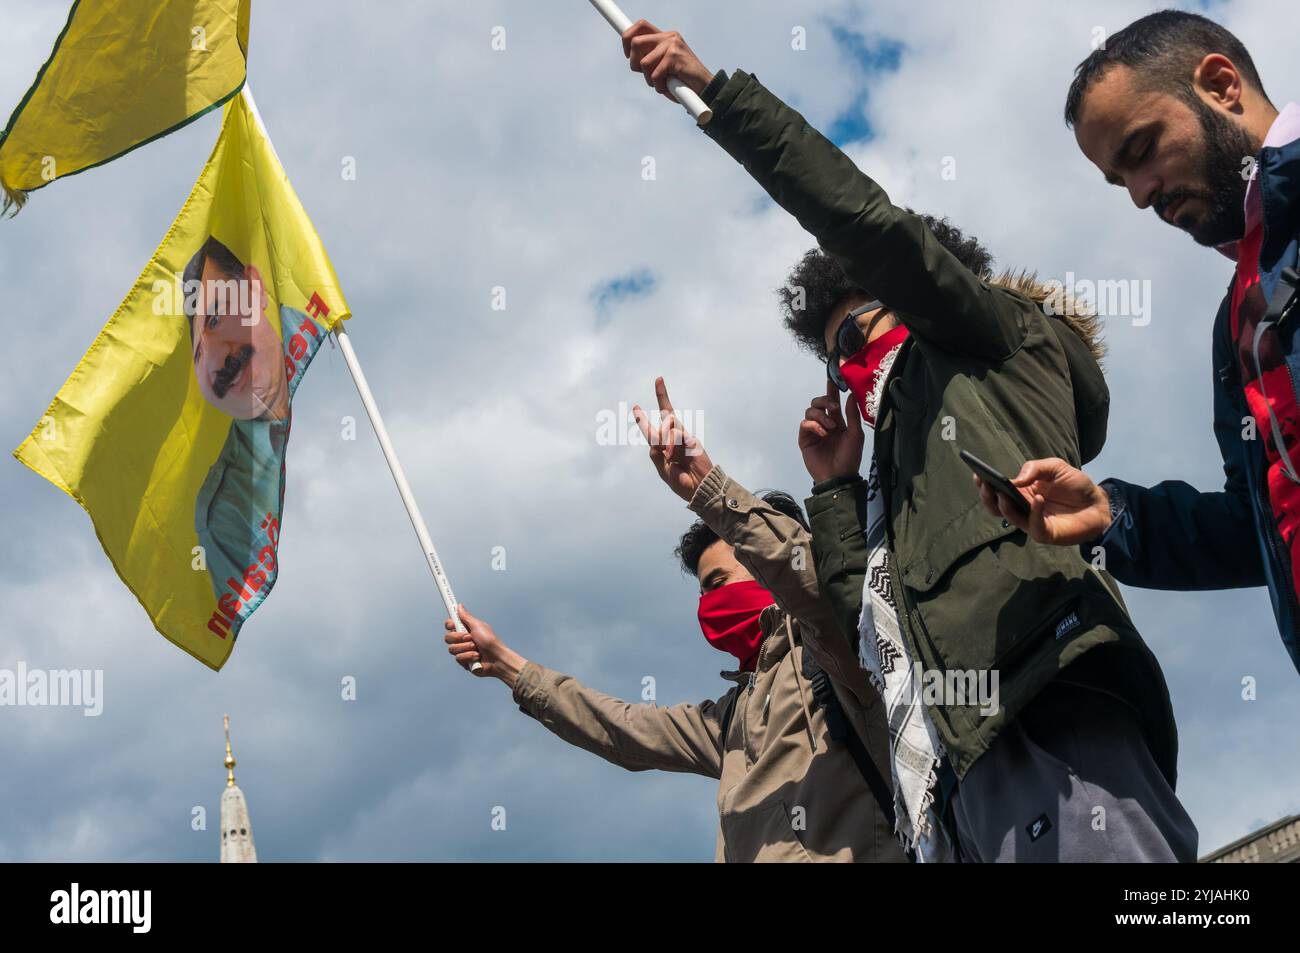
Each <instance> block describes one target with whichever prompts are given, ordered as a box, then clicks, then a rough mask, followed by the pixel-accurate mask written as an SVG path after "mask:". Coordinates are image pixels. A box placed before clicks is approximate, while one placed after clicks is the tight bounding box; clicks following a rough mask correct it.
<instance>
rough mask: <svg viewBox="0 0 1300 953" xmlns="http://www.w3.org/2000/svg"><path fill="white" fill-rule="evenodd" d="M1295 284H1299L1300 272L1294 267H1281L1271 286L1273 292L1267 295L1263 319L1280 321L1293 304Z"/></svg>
mask: <svg viewBox="0 0 1300 953" xmlns="http://www.w3.org/2000/svg"><path fill="white" fill-rule="evenodd" d="M1297 286H1300V272H1297V271H1296V270H1295V269H1294V268H1283V269H1282V274H1280V275H1279V276H1278V279H1277V284H1276V285H1274V286H1273V293H1272V294H1271V295H1269V299H1268V311H1267V312H1266V313H1265V314H1264V321H1267V322H1268V323H1270V324H1280V323H1281V322H1282V320H1283V319H1284V318H1285V317H1286V316H1287V312H1289V311H1290V310H1291V306H1292V305H1293V304H1295V300H1296V295H1297ZM1261 323H1262V322H1261Z"/></svg>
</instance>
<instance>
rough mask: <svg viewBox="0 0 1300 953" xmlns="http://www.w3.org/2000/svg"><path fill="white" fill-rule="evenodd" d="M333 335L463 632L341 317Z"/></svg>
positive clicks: (477, 667)
mask: <svg viewBox="0 0 1300 953" xmlns="http://www.w3.org/2000/svg"><path fill="white" fill-rule="evenodd" d="M334 338H335V340H337V341H338V342H339V350H340V351H342V352H343V360H344V361H345V362H347V365H348V370H349V371H351V373H352V381H353V383H355V384H356V385H357V393H358V394H360V395H361V404H362V406H364V407H365V408H366V416H368V417H369V418H370V424H371V426H372V427H374V428H375V436H376V437H377V438H379V448H380V449H381V450H383V451H384V459H385V460H387V461H388V469H389V470H391V471H392V472H393V482H394V483H396V484H397V492H398V493H399V494H401V497H402V503H404V504H405V505H406V515H407V516H409V517H410V518H411V525H412V526H413V527H415V535H416V538H417V539H419V541H420V548H421V549H422V550H424V558H425V560H426V561H427V562H428V564H429V571H430V572H431V573H433V581H434V583H435V584H436V585H437V586H438V593H439V595H441V596H442V604H443V605H444V606H446V607H447V615H448V616H449V617H450V618H451V620H452V621H453V622H455V623H456V631H457V632H464V631H465V624H464V623H463V622H461V621H460V613H459V612H457V611H456V596H455V594H454V593H453V592H452V591H451V581H450V580H449V579H448V578H447V574H446V573H445V572H444V571H443V568H442V562H441V561H440V560H439V559H438V550H436V549H434V547H433V540H432V539H431V538H430V537H429V529H428V527H427V526H425V525H424V518H423V517H422V516H420V507H419V506H418V505H417V504H416V502H415V494H413V493H412V492H411V485H410V484H409V483H407V482H406V472H405V471H404V470H403V469H402V463H401V461H400V460H398V459H397V451H396V450H394V449H393V442H392V441H391V440H389V439H388V428H386V427H385V426H384V418H383V417H381V416H380V415H379V407H378V405H376V404H375V395H374V394H372V393H371V392H370V385H369V384H368V383H366V375H365V372H364V371H362V370H361V363H360V362H359V361H358V360H357V352H356V351H354V350H352V341H351V340H349V338H348V332H347V330H346V329H345V328H344V327H343V322H342V321H339V322H338V323H336V324H335V325H334ZM482 668H483V666H482V665H480V664H479V663H478V662H475V663H474V664H473V665H471V666H470V667H469V670H470V671H471V672H478V671H479V670H481V669H482Z"/></svg>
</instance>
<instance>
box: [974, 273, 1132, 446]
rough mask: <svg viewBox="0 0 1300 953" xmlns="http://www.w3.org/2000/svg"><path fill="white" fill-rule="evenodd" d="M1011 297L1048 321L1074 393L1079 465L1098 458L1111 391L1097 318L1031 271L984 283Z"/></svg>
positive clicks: (1058, 283)
mask: <svg viewBox="0 0 1300 953" xmlns="http://www.w3.org/2000/svg"><path fill="white" fill-rule="evenodd" d="M988 283H989V284H990V285H995V286H998V287H1002V288H1007V289H1009V290H1011V291H1014V292H1016V293H1017V294H1020V295H1022V296H1024V297H1026V298H1028V299H1029V300H1030V301H1032V302H1034V304H1036V305H1038V307H1039V309H1040V310H1041V311H1042V313H1043V314H1044V315H1045V316H1047V321H1048V323H1049V325H1050V326H1051V327H1052V328H1053V329H1054V330H1055V331H1056V332H1057V335H1056V338H1057V340H1058V341H1059V342H1060V344H1061V350H1062V351H1063V352H1064V353H1065V360H1066V364H1067V365H1068V366H1069V369H1070V386H1071V388H1072V390H1073V392H1074V417H1075V422H1076V424H1077V432H1078V435H1079V456H1080V459H1081V461H1082V462H1083V463H1087V462H1088V461H1090V460H1092V459H1093V458H1094V457H1095V456H1097V454H1099V453H1101V448H1102V446H1103V445H1104V444H1105V443H1106V424H1107V419H1108V418H1109V416H1110V389H1109V388H1108V387H1107V386H1106V376H1105V375H1104V374H1103V373H1102V369H1101V360H1102V358H1103V357H1104V356H1105V354H1106V345H1105V344H1104V343H1102V340H1101V319H1100V318H1098V317H1097V315H1096V314H1095V313H1093V311H1092V310H1091V309H1088V308H1084V307H1082V306H1080V305H1079V304H1078V303H1076V302H1075V300H1074V298H1073V297H1072V296H1071V295H1069V294H1067V293H1066V291H1065V289H1064V288H1063V286H1062V285H1061V283H1060V282H1042V281H1039V280H1038V276H1037V275H1035V274H1034V273H1033V272H1025V271H1022V272H1010V271H1007V272H1003V273H1002V274H1000V275H998V276H997V277H995V278H992V279H990V280H989V282H988Z"/></svg>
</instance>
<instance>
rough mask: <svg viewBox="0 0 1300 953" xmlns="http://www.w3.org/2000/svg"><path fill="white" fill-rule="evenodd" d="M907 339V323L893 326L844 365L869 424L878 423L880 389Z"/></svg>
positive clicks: (842, 367)
mask: <svg viewBox="0 0 1300 953" xmlns="http://www.w3.org/2000/svg"><path fill="white" fill-rule="evenodd" d="M905 340H907V325H905V324H900V325H899V326H898V327H896V328H891V329H890V330H888V331H886V332H885V333H884V334H882V335H880V337H878V338H876V339H875V340H874V341H870V342H868V343H867V344H866V345H865V346H864V347H863V348H862V350H860V351H858V352H857V353H856V354H854V355H853V356H852V357H850V358H848V359H847V360H845V362H844V363H843V364H841V365H840V373H841V374H843V375H844V382H845V383H846V384H848V385H849V390H850V391H851V392H852V393H853V399H854V400H856V401H857V402H858V410H860V411H862V419H863V420H864V421H865V422H866V424H867V426H868V427H874V426H875V425H876V410H877V408H879V407H880V388H881V386H882V385H883V384H884V379H885V377H887V376H888V375H889V368H890V367H891V366H892V365H893V363H894V361H893V356H892V355H893V354H894V352H895V350H897V348H898V347H899V346H900V345H901V344H902V343H903V342H904V341H905Z"/></svg>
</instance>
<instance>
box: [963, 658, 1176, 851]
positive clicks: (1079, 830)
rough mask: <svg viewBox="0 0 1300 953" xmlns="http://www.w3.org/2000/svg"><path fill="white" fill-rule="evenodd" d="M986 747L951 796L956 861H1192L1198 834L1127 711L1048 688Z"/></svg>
mask: <svg viewBox="0 0 1300 953" xmlns="http://www.w3.org/2000/svg"><path fill="white" fill-rule="evenodd" d="M1044 695H1047V696H1050V697H1044V698H1042V699H1041V700H1040V699H1035V700H1034V702H1033V703H1031V704H1030V706H1029V707H1027V708H1026V709H1025V711H1024V712H1023V713H1022V714H1021V716H1020V717H1018V718H1017V719H1016V720H1015V721H1014V722H1012V723H1011V724H1010V725H1009V726H1007V727H1006V728H1005V729H1004V730H1003V731H1002V733H1001V734H1000V735H998V737H997V738H996V739H995V740H994V742H993V744H992V745H990V746H989V750H988V751H986V752H985V753H984V754H983V755H981V756H980V758H979V760H978V761H976V762H975V764H974V765H973V766H972V767H971V769H970V770H969V771H968V772H967V773H966V777H965V778H963V779H962V780H961V783H960V784H958V785H957V791H956V793H955V794H954V796H953V802H952V808H953V819H954V820H955V822H956V828H957V839H958V842H959V844H960V847H961V851H962V855H963V858H962V859H963V860H966V861H971V862H976V863H988V862H1022V863H1025V862H1028V863H1034V862H1039V863H1058V862H1060V863H1088V862H1099V861H1138V862H1153V861H1156V862H1160V861H1163V862H1171V861H1182V862H1187V863H1192V862H1195V860H1196V844H1197V833H1196V826H1195V825H1194V824H1193V823H1192V819H1191V818H1190V817H1188V816H1187V812H1186V811H1184V810H1183V806H1182V804H1180V803H1179V801H1178V798H1177V797H1176V796H1175V794H1174V791H1173V788H1171V787H1170V786H1169V782H1168V781H1167V780H1166V779H1165V776H1164V775H1163V774H1162V773H1161V772H1160V769H1159V768H1157V767H1156V764H1155V761H1154V760H1153V759H1152V757H1151V752H1150V750H1149V748H1148V747H1147V743H1146V740H1145V738H1144V737H1143V734H1142V731H1141V728H1140V727H1139V724H1138V720H1137V716H1136V714H1135V713H1134V711H1133V709H1132V708H1130V707H1129V706H1128V705H1127V704H1126V703H1124V702H1123V701H1121V700H1120V699H1118V698H1116V697H1115V696H1113V695H1110V694H1107V693H1105V692H1102V691H1098V690H1093V689H1089V688H1082V687H1076V686H1072V685H1063V684H1061V683H1053V684H1052V685H1051V686H1049V687H1048V688H1047V689H1046V690H1045V692H1044Z"/></svg>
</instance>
